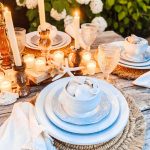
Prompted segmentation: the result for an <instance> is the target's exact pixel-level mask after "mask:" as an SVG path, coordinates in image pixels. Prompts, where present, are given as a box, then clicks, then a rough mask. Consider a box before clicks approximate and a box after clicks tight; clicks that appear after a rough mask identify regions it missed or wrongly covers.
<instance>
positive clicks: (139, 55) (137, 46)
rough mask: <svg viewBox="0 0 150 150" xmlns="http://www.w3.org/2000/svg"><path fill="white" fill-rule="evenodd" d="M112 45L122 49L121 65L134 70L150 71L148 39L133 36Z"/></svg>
mask: <svg viewBox="0 0 150 150" xmlns="http://www.w3.org/2000/svg"><path fill="white" fill-rule="evenodd" d="M112 44H115V45H118V46H119V47H121V48H122V51H121V59H120V63H119V65H121V66H124V67H127V68H132V69H147V70H149V69H150V46H149V45H148V41H147V40H146V39H144V38H141V37H137V36H135V35H131V36H129V37H127V38H125V41H119V42H113V43H112Z"/></svg>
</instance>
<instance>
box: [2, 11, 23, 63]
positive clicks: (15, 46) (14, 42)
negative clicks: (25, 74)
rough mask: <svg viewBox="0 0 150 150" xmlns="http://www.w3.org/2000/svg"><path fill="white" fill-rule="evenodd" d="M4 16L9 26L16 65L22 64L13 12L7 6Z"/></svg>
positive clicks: (8, 32) (9, 35)
mask: <svg viewBox="0 0 150 150" xmlns="http://www.w3.org/2000/svg"><path fill="white" fill-rule="evenodd" d="M4 17H5V23H6V28H7V34H8V39H9V41H10V45H11V49H12V53H13V57H14V62H15V65H16V66H22V60H21V55H20V52H19V48H18V44H17V39H16V35H15V30H14V25H13V21H12V16H11V12H10V11H9V10H8V9H7V8H5V11H4Z"/></svg>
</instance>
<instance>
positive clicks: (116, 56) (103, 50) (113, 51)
mask: <svg viewBox="0 0 150 150" xmlns="http://www.w3.org/2000/svg"><path fill="white" fill-rule="evenodd" d="M120 52H121V49H120V47H117V46H115V45H113V44H111V43H110V44H101V45H99V47H98V64H99V66H100V69H101V71H102V72H103V75H104V80H107V81H109V75H110V74H111V73H112V71H113V70H114V69H115V68H116V66H117V64H118V62H119V60H120Z"/></svg>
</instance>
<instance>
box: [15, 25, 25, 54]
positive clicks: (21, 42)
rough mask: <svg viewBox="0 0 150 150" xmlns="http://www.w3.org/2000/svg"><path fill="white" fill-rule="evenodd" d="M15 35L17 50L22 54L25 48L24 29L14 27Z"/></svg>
mask: <svg viewBox="0 0 150 150" xmlns="http://www.w3.org/2000/svg"><path fill="white" fill-rule="evenodd" d="M15 34H16V38H17V43H18V47H19V50H20V52H21V53H22V52H23V50H24V48H25V42H26V29H24V28H21V27H15Z"/></svg>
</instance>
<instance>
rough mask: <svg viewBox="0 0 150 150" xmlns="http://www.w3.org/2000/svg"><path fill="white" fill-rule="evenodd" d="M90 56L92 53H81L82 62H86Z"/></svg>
mask: <svg viewBox="0 0 150 150" xmlns="http://www.w3.org/2000/svg"><path fill="white" fill-rule="evenodd" d="M91 58H92V55H91V53H90V52H84V53H83V54H82V63H83V64H87V63H88V62H89V61H90V60H91Z"/></svg>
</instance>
